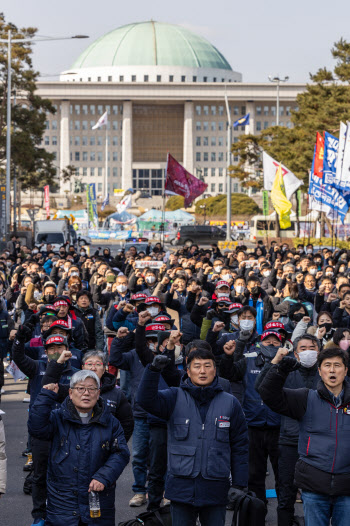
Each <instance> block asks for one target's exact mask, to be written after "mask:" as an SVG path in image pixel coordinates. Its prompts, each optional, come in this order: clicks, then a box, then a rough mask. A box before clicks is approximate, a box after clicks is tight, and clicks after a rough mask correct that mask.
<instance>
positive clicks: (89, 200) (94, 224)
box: [86, 183, 98, 228]
mask: <svg viewBox="0 0 350 526" xmlns="http://www.w3.org/2000/svg"><path fill="white" fill-rule="evenodd" d="M86 204H87V213H88V218H89V227H91V228H98V215H97V201H96V185H95V183H90V184H87V185H86Z"/></svg>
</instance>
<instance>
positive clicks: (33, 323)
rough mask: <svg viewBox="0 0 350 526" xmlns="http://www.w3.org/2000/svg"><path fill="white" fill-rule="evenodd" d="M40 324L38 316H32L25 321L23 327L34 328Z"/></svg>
mask: <svg viewBox="0 0 350 526" xmlns="http://www.w3.org/2000/svg"><path fill="white" fill-rule="evenodd" d="M39 322H40V317H39V315H38V314H32V315H31V317H30V318H29V320H27V321H26V323H25V325H27V326H31V327H33V329H34V327H35V326H36V325H37V324H38V323H39Z"/></svg>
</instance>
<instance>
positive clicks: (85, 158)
mask: <svg viewBox="0 0 350 526" xmlns="http://www.w3.org/2000/svg"><path fill="white" fill-rule="evenodd" d="M87 160H88V153H87V152H83V161H87Z"/></svg>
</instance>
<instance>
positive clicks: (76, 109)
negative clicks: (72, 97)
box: [74, 104, 80, 115]
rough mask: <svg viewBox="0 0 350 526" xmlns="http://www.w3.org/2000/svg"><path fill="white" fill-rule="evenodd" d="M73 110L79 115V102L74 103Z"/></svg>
mask: <svg viewBox="0 0 350 526" xmlns="http://www.w3.org/2000/svg"><path fill="white" fill-rule="evenodd" d="M74 110H75V114H76V115H80V104H76V105H75V106H74Z"/></svg>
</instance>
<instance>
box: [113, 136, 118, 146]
mask: <svg viewBox="0 0 350 526" xmlns="http://www.w3.org/2000/svg"><path fill="white" fill-rule="evenodd" d="M112 144H113V146H118V137H116V136H115V135H114V137H113V139H112Z"/></svg>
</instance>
